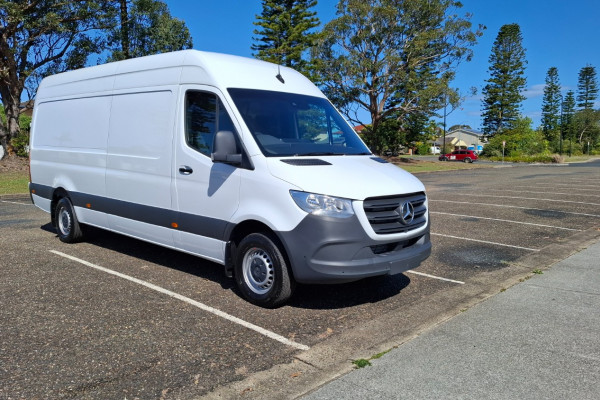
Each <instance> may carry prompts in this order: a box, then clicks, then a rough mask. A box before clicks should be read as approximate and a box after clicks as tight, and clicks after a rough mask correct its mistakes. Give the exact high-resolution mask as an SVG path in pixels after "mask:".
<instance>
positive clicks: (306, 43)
mask: <svg viewBox="0 0 600 400" xmlns="http://www.w3.org/2000/svg"><path fill="white" fill-rule="evenodd" d="M316 4H317V0H263V1H262V8H263V9H262V13H261V14H260V15H257V16H256V19H257V21H256V22H254V25H256V26H258V27H259V28H257V29H255V30H254V34H255V35H258V36H257V37H253V38H252V39H253V40H254V44H253V45H252V47H251V49H252V50H254V51H255V52H256V53H254V54H253V55H254V56H255V57H256V58H258V59H261V60H264V61H269V62H272V63H275V64H281V65H285V66H286V67H291V68H294V69H295V70H297V71H299V72H301V73H303V74H305V75H310V70H309V65H308V62H307V61H306V60H305V59H304V58H303V56H304V55H305V54H306V52H307V50H308V49H309V48H310V47H312V46H313V44H314V41H315V39H316V36H317V34H316V33H315V32H313V31H312V30H313V29H314V28H316V27H318V26H319V19H318V18H317V16H316V15H317V13H316V11H311V8H313V7H314V6H315V5H316Z"/></svg>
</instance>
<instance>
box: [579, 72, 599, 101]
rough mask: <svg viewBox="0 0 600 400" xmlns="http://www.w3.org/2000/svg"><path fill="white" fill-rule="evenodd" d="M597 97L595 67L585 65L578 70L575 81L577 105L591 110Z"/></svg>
mask: <svg viewBox="0 0 600 400" xmlns="http://www.w3.org/2000/svg"><path fill="white" fill-rule="evenodd" d="M597 98H598V81H597V80H596V68H594V67H593V66H591V65H587V66H585V67H583V68H581V70H580V71H579V80H578V81H577V107H579V108H580V109H584V110H591V109H592V108H593V107H594V101H596V99H597Z"/></svg>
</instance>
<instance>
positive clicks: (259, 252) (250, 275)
mask: <svg viewBox="0 0 600 400" xmlns="http://www.w3.org/2000/svg"><path fill="white" fill-rule="evenodd" d="M242 268H243V269H242V271H243V274H244V281H245V282H246V286H248V288H249V289H250V290H252V291H253V292H254V293H256V294H265V293H267V292H268V291H269V290H271V288H272V287H273V281H274V278H275V268H274V267H273V260H271V257H270V256H269V254H268V253H267V252H266V251H264V250H263V249H260V248H257V247H253V248H251V249H250V250H248V251H247V252H246V254H245V255H244V260H243V264H242Z"/></svg>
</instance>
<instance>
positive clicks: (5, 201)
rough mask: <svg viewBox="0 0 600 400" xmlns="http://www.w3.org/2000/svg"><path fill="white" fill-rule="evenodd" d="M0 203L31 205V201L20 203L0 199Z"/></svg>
mask: <svg viewBox="0 0 600 400" xmlns="http://www.w3.org/2000/svg"><path fill="white" fill-rule="evenodd" d="M0 203H8V204H18V205H20V206H32V205H33V204H31V203H20V202H18V201H8V200H0Z"/></svg>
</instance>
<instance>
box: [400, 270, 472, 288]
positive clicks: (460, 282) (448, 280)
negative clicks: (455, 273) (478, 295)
mask: <svg viewBox="0 0 600 400" xmlns="http://www.w3.org/2000/svg"><path fill="white" fill-rule="evenodd" d="M406 273H408V274H415V275H421V276H426V277H427V278H433V279H438V280H440V281H446V282H452V283H458V284H459V285H464V284H465V283H464V282H462V281H455V280H454V279H448V278H442V277H439V276H435V275H429V274H424V273H423V272H417V271H412V270H410V271H406Z"/></svg>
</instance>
